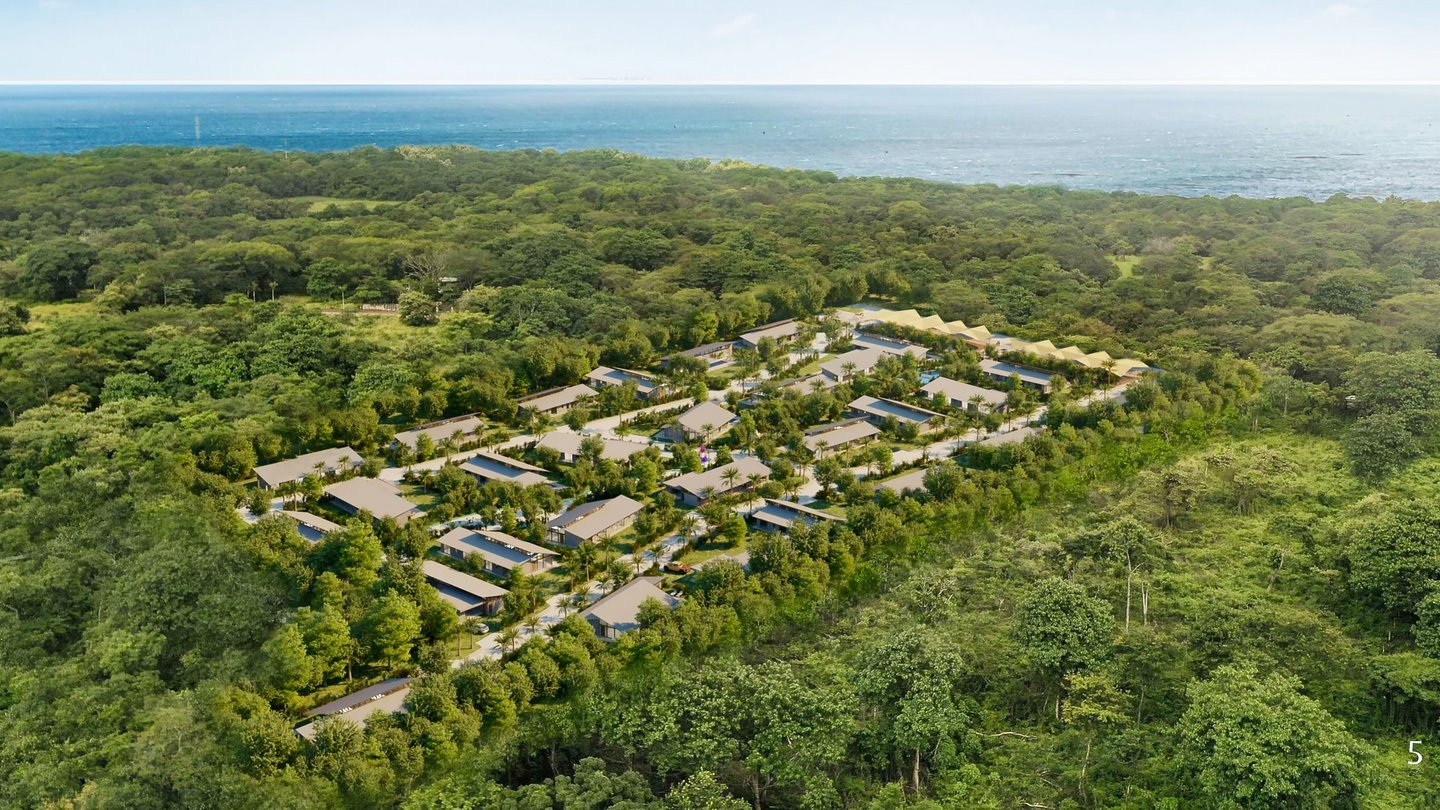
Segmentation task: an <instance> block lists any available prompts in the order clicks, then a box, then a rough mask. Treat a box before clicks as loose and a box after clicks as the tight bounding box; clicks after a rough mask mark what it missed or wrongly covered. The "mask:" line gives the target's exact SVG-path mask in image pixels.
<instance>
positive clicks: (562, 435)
mask: <svg viewBox="0 0 1440 810" xmlns="http://www.w3.org/2000/svg"><path fill="white" fill-rule="evenodd" d="M587 438H590V437H587V436H583V435H581V434H579V433H572V432H570V431H568V430H552V431H550V432H549V433H546V434H544V435H543V436H541V437H540V438H538V439H536V440H535V444H534V445H532V446H533V447H545V448H548V449H550V450H554V451H555V452H557V453H559V454H560V460H561V461H563V462H565V463H566V464H574V463H575V460H576V459H577V458H579V457H580V443H581V442H583V441H585V439H587ZM594 438H595V439H596V440H597V441H599V442H600V443H601V445H602V446H603V447H604V449H603V450H602V451H601V452H600V457H601V458H605V459H609V460H611V461H629V460H630V457H631V456H634V455H637V454H639V453H643V452H645V449H646V448H648V447H649V446H650V444H649V443H648V442H644V441H639V440H636V441H626V440H624V439H611V438H607V437H604V436H596V437H594Z"/></svg>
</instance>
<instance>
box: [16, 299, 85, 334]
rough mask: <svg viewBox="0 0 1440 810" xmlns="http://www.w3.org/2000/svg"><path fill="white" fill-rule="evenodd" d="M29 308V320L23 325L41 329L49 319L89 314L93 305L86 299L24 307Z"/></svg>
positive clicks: (54, 319) (55, 319) (28, 327)
mask: <svg viewBox="0 0 1440 810" xmlns="http://www.w3.org/2000/svg"><path fill="white" fill-rule="evenodd" d="M25 308H26V309H28V310H30V322H29V323H27V324H26V325H25V326H26V328H27V329H43V328H44V327H45V325H46V324H47V323H49V322H51V321H58V320H62V319H64V318H69V317H73V316H75V315H89V314H91V313H93V312H94V311H95V305H94V304H92V303H90V302H88V301H66V302H63V303H59V304H32V305H28V306H26V307H25Z"/></svg>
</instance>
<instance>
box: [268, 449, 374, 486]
mask: <svg viewBox="0 0 1440 810" xmlns="http://www.w3.org/2000/svg"><path fill="white" fill-rule="evenodd" d="M363 463H364V459H362V458H361V457H360V454H359V453H357V452H355V451H354V450H352V449H350V448H349V447H332V448H331V449H329V450H316V451H315V452H313V453H306V454H305V455H303V456H296V457H295V458H289V459H285V460H284V461H277V462H275V463H273V464H262V465H261V466H259V467H256V468H255V481H256V483H257V484H259V485H260V488H261V489H275V488H276V487H278V486H280V485H281V484H288V483H290V482H292V481H302V480H304V479H306V478H309V477H311V476H320V477H322V478H323V477H325V476H327V475H335V474H336V473H341V472H349V471H350V470H353V469H355V468H357V467H359V466H360V465H361V464H363Z"/></svg>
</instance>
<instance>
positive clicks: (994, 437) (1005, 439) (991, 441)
mask: <svg viewBox="0 0 1440 810" xmlns="http://www.w3.org/2000/svg"><path fill="white" fill-rule="evenodd" d="M1038 435H1040V431H1038V430H1036V429H1035V428H1033V427H1030V426H1029V425H1026V426H1025V427H1022V428H1016V429H1014V430H1010V431H1006V432H1004V433H992V434H990V435H989V436H986V437H985V438H983V439H981V440H980V441H978V442H976V443H975V444H976V445H977V446H979V447H1003V446H1005V445H1007V444H1019V443H1021V442H1023V441H1025V440H1026V439H1028V438H1030V437H1031V436H1038Z"/></svg>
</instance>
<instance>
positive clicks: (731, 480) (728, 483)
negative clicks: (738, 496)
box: [720, 467, 740, 492]
mask: <svg viewBox="0 0 1440 810" xmlns="http://www.w3.org/2000/svg"><path fill="white" fill-rule="evenodd" d="M720 478H721V480H723V481H724V482H725V491H726V492H729V491H730V490H732V489H734V488H735V482H736V481H739V480H740V471H739V470H737V469H735V468H734V467H726V468H725V472H723V473H721V474H720Z"/></svg>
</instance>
